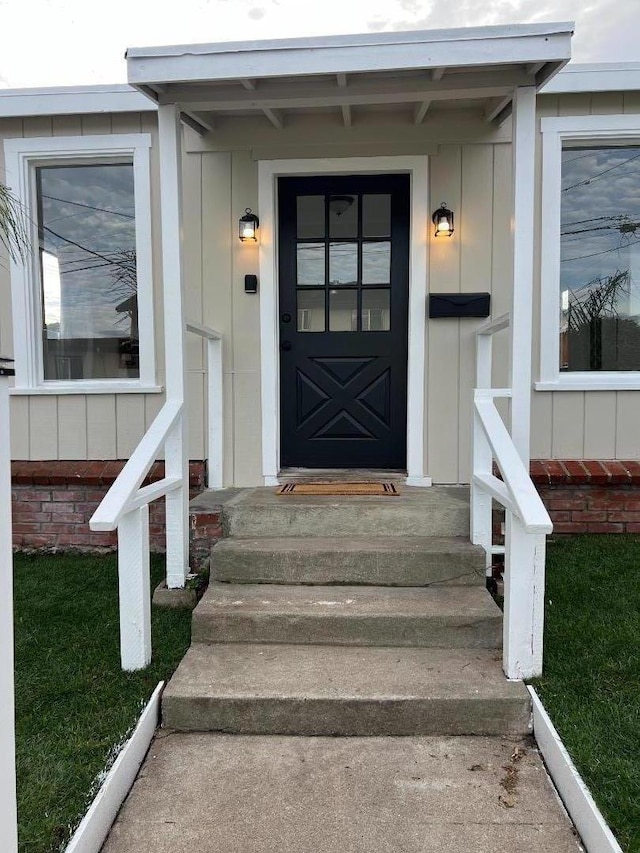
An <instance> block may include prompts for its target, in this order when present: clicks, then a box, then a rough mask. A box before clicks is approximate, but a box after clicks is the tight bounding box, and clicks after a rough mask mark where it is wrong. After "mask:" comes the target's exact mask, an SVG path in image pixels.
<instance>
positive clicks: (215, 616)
mask: <svg viewBox="0 0 640 853" xmlns="http://www.w3.org/2000/svg"><path fill="white" fill-rule="evenodd" d="M192 639H193V642H195V643H287V644H295V643H305V644H306V643H309V644H322V643H327V644H329V645H336V646H417V647H420V646H429V647H439V648H470V649H471V648H473V649H476V648H484V649H492V648H493V649H495V648H499V647H500V644H501V639H502V614H501V612H500V610H499V608H498V607H497V606H496V604H495V603H494V601H493V599H492V598H491V596H490V595H489V593H488V592H487V591H486V589H483V588H482V587H472V586H459V587H446V586H431V587H428V588H426V589H423V588H418V589H413V588H409V587H372V586H358V587H354V586H341V587H335V586H306V587H305V586H284V585H267V584H256V585H254V584H225V583H222V584H221V583H212V584H211V585H210V586H209V588H208V590H207V592H206V593H205V595H204V598H203V599H202V601H201V602H200V603H199V604H198V606H197V607H196V609H195V611H194V613H193V627H192Z"/></svg>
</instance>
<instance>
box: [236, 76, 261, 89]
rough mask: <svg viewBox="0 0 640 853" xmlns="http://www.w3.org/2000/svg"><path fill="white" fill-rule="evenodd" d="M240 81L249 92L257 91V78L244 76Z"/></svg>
mask: <svg viewBox="0 0 640 853" xmlns="http://www.w3.org/2000/svg"><path fill="white" fill-rule="evenodd" d="M240 82H241V83H242V85H243V86H244V88H245V89H246V90H247V91H248V92H255V90H256V88H257V87H256V81H255V80H249V79H248V78H247V77H244V78H243V79H242V80H241V81H240Z"/></svg>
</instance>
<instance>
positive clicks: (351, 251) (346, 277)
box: [329, 243, 358, 287]
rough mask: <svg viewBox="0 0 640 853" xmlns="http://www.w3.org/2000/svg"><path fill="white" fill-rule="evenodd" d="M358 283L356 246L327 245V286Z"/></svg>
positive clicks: (355, 244) (344, 244)
mask: <svg viewBox="0 0 640 853" xmlns="http://www.w3.org/2000/svg"><path fill="white" fill-rule="evenodd" d="M357 283H358V244H357V243H330V244H329V285H330V286H331V287H336V286H337V285H344V284H351V285H354V284H357Z"/></svg>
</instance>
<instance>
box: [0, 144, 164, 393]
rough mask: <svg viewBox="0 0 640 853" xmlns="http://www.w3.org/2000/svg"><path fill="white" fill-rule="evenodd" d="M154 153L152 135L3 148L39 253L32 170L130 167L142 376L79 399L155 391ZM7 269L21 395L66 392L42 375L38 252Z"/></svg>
mask: <svg viewBox="0 0 640 853" xmlns="http://www.w3.org/2000/svg"><path fill="white" fill-rule="evenodd" d="M150 148H151V136H150V134H148V133H122V134H120V133H114V134H107V135H101V134H100V135H95V136H93V135H92V136H44V137H27V138H19V139H6V140H5V142H4V153H5V168H6V183H7V184H8V185H9V186H10V187H11V189H12V190H13V192H14V193H15V195H16V196H17V197H18V199H20V202H21V203H22V205H23V208H24V210H25V211H26V214H27V215H28V216H29V219H30V224H29V227H30V228H31V230H32V238H33V239H32V245H33V246H34V247H35V246H38V240H37V233H36V232H37V219H38V217H37V216H36V215H35V211H36V210H37V202H36V189H35V174H34V171H35V166H38V165H46V164H47V163H51V164H57V165H59V164H61V163H65V164H69V165H73V164H82V163H95V162H98V163H99V162H109V161H113V162H121V161H122V159H123V158H124V159H126V160H127V161H131V162H132V163H133V179H134V204H135V232H136V277H137V284H138V289H137V296H138V333H139V340H140V375H139V378H138V379H114V380H113V382H112V381H111V380H100V381H98V382H94V381H91V382H85V383H84V386H83V388H82V390H79V391H78V392H76V393H84V392H85V391H87V390H89V391H90V392H92V393H101V392H102V393H115V392H119V391H121V390H122V388H123V387H129V388H131V390H132V391H139V392H144V391H146V390H147V389H150V388H154V387H157V385H156V381H155V338H154V329H153V326H154V324H153V311H154V308H153V274H152V240H151V172H150V168H151V167H150ZM10 269H11V295H12V310H13V347H14V357H15V360H16V380H15V386H16V389H22V390H23V391H28V392H29V393H36V394H37V393H48V394H51V393H56V391H58V392H59V393H61V394H63V393H66V391H67V389H68V385H69V383H68V382H66V381H63V382H56V381H53V380H48V381H46V382H45V380H44V376H43V372H44V369H43V353H42V337H41V335H40V334H36V330H37V329H40V328H42V304H41V299H40V273H39V270H38V263H37V256H36V251H35V250H33V251H32V252H31V254H30V257H29V258H27V259H25V260H24V261H22V260H19V259H18V260H12V261H11V265H10ZM13 393H16V392H13Z"/></svg>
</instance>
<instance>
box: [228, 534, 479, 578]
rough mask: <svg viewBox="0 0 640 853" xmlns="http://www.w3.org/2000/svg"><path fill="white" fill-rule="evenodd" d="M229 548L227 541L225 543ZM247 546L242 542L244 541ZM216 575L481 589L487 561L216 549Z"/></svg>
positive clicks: (463, 556)
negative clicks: (458, 586) (446, 584)
mask: <svg viewBox="0 0 640 853" xmlns="http://www.w3.org/2000/svg"><path fill="white" fill-rule="evenodd" d="M224 544H225V545H226V544H227V543H224ZM239 544H241V543H239ZM211 577H212V579H214V580H219V581H224V582H226V583H277V584H317V585H323V584H345V585H354V586H357V585H361V584H365V585H369V586H428V585H430V584H435V583H438V584H442V583H448V584H451V585H461V586H463V585H464V586H466V585H480V584H483V583H484V566H483V563H482V560H479V559H478V557H477V556H476V555H475V554H473V553H471V554H459V553H457V554H446V553H444V554H443V553H437V554H429V553H413V552H412V553H406V552H402V551H401V550H400V549H399V550H398V553H396V554H389V553H388V552H382V553H375V552H374V553H371V552H370V551H369V552H364V551H363V552H357V551H356V552H354V551H344V552H338V553H336V552H335V551H332V552H322V551H316V552H313V551H310V552H307V551H305V552H304V553H302V552H297V551H289V552H285V553H283V552H281V551H276V552H274V551H270V550H269V548H268V544H267V543H266V542H265V549H264V551H243V550H242V549H241V548H238V549H235V550H234V549H233V548H232V547H229V548H224V549H223V548H220V547H216V548H214V549H213V550H212V552H211Z"/></svg>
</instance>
